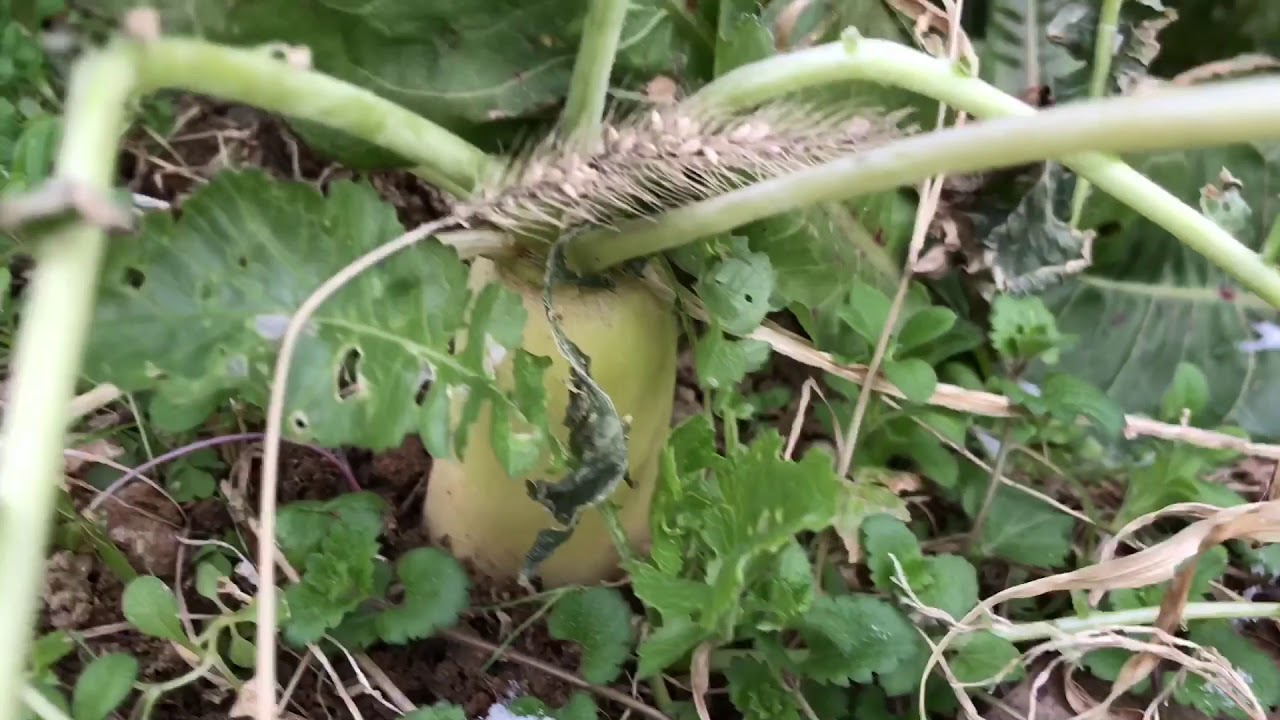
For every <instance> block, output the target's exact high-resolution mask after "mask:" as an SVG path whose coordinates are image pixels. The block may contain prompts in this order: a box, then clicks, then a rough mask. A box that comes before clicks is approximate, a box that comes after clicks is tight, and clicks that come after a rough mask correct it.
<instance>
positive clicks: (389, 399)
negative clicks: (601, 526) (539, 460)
mask: <svg viewBox="0 0 1280 720" xmlns="http://www.w3.org/2000/svg"><path fill="white" fill-rule="evenodd" d="M402 232H403V228H402V226H401V225H400V223H399V221H397V219H396V215H395V211H394V209H393V208H392V207H391V206H390V205H388V204H387V203H385V202H383V201H382V200H381V199H380V198H379V197H378V195H377V193H376V192H375V191H374V190H373V189H372V188H371V187H369V186H368V185H363V184H356V183H352V182H347V181H342V182H338V183H335V184H333V185H332V186H331V187H330V188H329V191H328V194H327V195H321V194H320V193H319V192H318V191H317V190H316V189H315V188H313V187H311V186H309V185H307V184H304V183H293V182H277V181H273V180H271V179H269V178H268V177H267V176H266V175H265V174H264V173H262V172H260V171H256V170H254V171H245V172H226V173H220V174H218V175H217V176H216V177H215V178H214V179H213V180H212V181H211V182H209V183H208V184H207V185H205V186H202V187H201V188H200V189H199V190H198V191H196V192H195V193H193V194H192V196H191V197H190V198H189V199H187V200H186V202H185V203H184V205H183V212H182V214H181V218H180V219H178V220H175V219H174V218H173V217H172V216H171V215H169V214H152V215H148V216H147V217H146V218H145V219H144V221H143V223H142V227H141V229H140V233H139V235H140V236H139V237H138V238H137V242H134V243H118V244H112V245H111V246H110V248H109V250H108V257H107V258H106V260H105V266H104V270H103V282H102V287H101V290H100V294H99V298H98V302H97V304H96V306H95V316H94V321H93V332H92V335H91V338H90V342H89V347H88V355H87V358H86V373H88V374H90V375H92V376H94V377H95V378H99V379H101V380H104V381H110V382H113V383H115V384H116V385H118V386H120V387H121V388H122V389H125V390H128V391H136V390H145V389H160V390H162V391H163V390H164V389H165V388H167V387H168V386H170V385H171V384H176V385H177V386H178V387H180V388H181V390H182V394H183V396H184V400H185V403H184V404H191V403H198V402H200V399H201V398H206V399H207V398H210V397H215V396H222V395H226V394H236V395H237V396H239V397H241V398H242V399H243V400H245V401H246V402H249V403H253V404H257V405H259V406H262V405H265V403H266V398H267V388H268V387H269V382H270V375H271V373H272V371H273V366H274V361H275V356H276V351H277V347H278V343H279V341H280V338H281V335H282V334H283V332H284V330H285V327H286V326H287V324H288V321H289V318H290V317H291V315H292V314H293V313H294V311H295V310H296V309H297V307H298V305H299V304H301V303H302V301H303V300H304V299H305V298H306V297H308V296H309V295H310V294H311V293H312V291H313V290H314V289H315V288H316V287H318V286H319V285H320V284H321V283H323V282H324V281H325V280H326V279H327V278H329V277H330V276H331V275H332V274H333V273H335V272H337V271H338V270H339V269H341V268H342V267H343V266H345V265H346V264H347V263H349V262H350V261H352V260H354V259H356V258H357V257H359V256H360V255H362V254H363V253H365V252H366V251H368V250H371V249H373V248H374V247H377V246H379V245H381V244H382V243H385V242H386V241H388V240H390V239H392V238H394V237H396V236H398V235H400V234H401V233H402ZM508 294H510V293H509V292H508ZM470 299H471V293H470V290H469V289H468V287H467V268H466V266H464V265H463V263H462V262H461V261H460V260H459V259H458V257H457V254H456V252H455V251H454V250H453V249H451V248H448V247H445V246H444V245H442V244H440V243H439V242H437V241H435V240H434V239H432V240H426V241H424V242H423V243H420V244H419V245H417V246H415V247H414V248H412V249H410V250H406V251H404V252H402V253H400V254H398V255H396V257H395V259H394V261H393V262H388V263H384V264H383V265H381V266H379V267H378V268H377V270H376V271H373V272H369V273H365V274H363V275H361V276H360V277H358V278H357V279H355V280H354V281H352V282H351V283H349V284H347V285H346V286H345V287H344V288H343V289H342V290H340V291H338V293H337V294H336V295H334V297H333V298H331V299H330V300H329V301H327V302H326V303H325V304H324V305H323V306H322V307H321V308H320V309H319V311H318V312H317V314H316V315H315V316H314V317H312V319H311V321H310V325H309V329H308V330H307V332H305V333H303V335H302V336H301V338H300V340H299V344H298V347H297V350H296V355H295V358H294V363H293V366H292V367H293V370H292V372H291V374H290V383H289V389H288V394H287V400H286V408H285V412H286V416H285V417H286V423H285V426H286V431H287V433H288V435H289V437H290V438H293V439H297V440H302V441H308V442H312V443H316V444H319V445H324V446H330V447H332V446H338V445H355V446H360V447H364V448H368V449H371V450H379V449H385V448H391V447H398V446H399V445H400V444H401V443H402V442H403V439H404V436H405V434H406V433H409V432H411V431H413V430H414V429H415V428H417V427H418V425H419V414H420V411H419V408H418V407H417V406H416V405H415V404H414V402H413V398H414V397H415V395H416V393H417V392H418V391H419V389H420V387H421V385H422V384H423V383H424V380H425V379H428V378H434V379H435V384H434V385H433V388H435V387H439V388H440V392H444V391H446V390H447V389H448V388H449V387H455V388H459V389H461V388H465V389H467V390H469V391H471V395H472V396H473V397H483V398H485V399H486V400H488V401H490V402H492V403H494V404H495V405H500V404H510V405H517V404H516V403H514V402H513V401H512V400H511V399H510V398H509V397H508V396H507V395H506V394H504V393H501V392H500V391H499V390H498V389H497V387H496V385H495V381H494V379H493V376H492V373H491V372H490V371H489V370H488V368H487V367H486V366H485V360H486V359H487V357H488V354H487V353H485V352H483V351H481V352H477V351H475V350H473V349H472V348H470V347H468V348H467V349H466V350H464V351H463V354H462V355H461V356H460V357H459V356H454V355H452V354H451V353H450V345H451V343H452V341H453V339H454V336H455V333H456V332H457V331H458V330H459V329H461V328H462V326H463V324H464V322H465V321H466V319H467V316H468V308H469V304H470ZM481 299H483V300H485V301H486V302H489V303H491V306H493V307H496V308H499V309H501V310H502V311H503V312H502V314H501V315H500V317H499V318H497V319H494V318H491V317H488V318H485V321H483V322H480V323H477V322H475V321H474V320H473V322H472V325H473V327H472V328H471V329H472V333H473V335H474V336H476V337H480V338H484V337H486V335H488V336H489V337H492V338H493V340H494V341H495V342H499V344H502V342H505V343H507V344H503V348H504V349H505V350H506V351H511V350H512V349H513V348H514V346H515V345H516V344H518V341H519V328H516V331H515V332H512V331H511V329H510V326H511V325H512V324H515V323H517V322H518V321H520V320H522V318H523V314H520V315H515V314H514V313H512V312H507V311H508V310H510V301H509V300H507V299H506V298H505V296H504V295H503V291H500V290H489V291H487V292H482V293H481ZM516 304H517V305H519V301H518V300H516ZM489 307H490V306H483V307H481V306H480V304H479V303H477V310H480V311H483V310H485V309H489ZM473 314H475V313H473ZM480 314H481V315H483V312H481V313H480ZM499 320H500V321H501V326H500V327H498V326H499V325H500V323H499ZM482 350H483V349H482ZM490 351H492V348H490ZM140 357H143V358H146V360H147V362H145V363H141V362H139V361H138V358H140ZM437 394H439V393H437ZM525 414H526V415H528V414H529V413H528V412H526V413H525ZM535 414H536V413H535ZM463 429H465V428H463Z"/></svg>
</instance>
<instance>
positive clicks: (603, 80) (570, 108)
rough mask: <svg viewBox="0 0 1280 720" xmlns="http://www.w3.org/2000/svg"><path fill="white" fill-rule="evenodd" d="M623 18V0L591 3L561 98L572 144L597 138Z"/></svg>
mask: <svg viewBox="0 0 1280 720" xmlns="http://www.w3.org/2000/svg"><path fill="white" fill-rule="evenodd" d="M626 19H627V0H591V5H590V7H588V9H587V17H586V18H585V20H584V24H583V28H582V42H581V44H579V45H578V59H577V60H576V61H575V62H574V65H573V79H572V82H571V83H570V84H569V96H568V97H567V98H566V99H565V109H564V122H565V130H566V131H567V132H568V134H569V137H570V138H571V139H572V140H573V141H574V142H579V143H590V142H594V141H595V140H596V139H597V138H598V137H599V136H600V121H601V119H602V118H603V117H604V104H605V100H606V99H607V98H608V96H609V76H610V75H611V74H612V73H613V60H614V57H615V56H616V55H617V54H618V38H619V37H621V35H622V25H623V23H624V22H626Z"/></svg>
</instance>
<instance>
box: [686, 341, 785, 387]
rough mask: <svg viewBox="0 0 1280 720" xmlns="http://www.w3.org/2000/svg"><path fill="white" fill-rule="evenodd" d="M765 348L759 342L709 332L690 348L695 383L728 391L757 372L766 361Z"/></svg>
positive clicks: (762, 343)
mask: <svg viewBox="0 0 1280 720" xmlns="http://www.w3.org/2000/svg"><path fill="white" fill-rule="evenodd" d="M769 352H770V350H769V345H768V344H767V343H765V342H763V341H760V340H730V339H729V338H727V337H725V335H724V334H723V333H721V332H720V331H719V330H718V329H716V328H714V327H713V328H711V329H709V330H708V331H707V332H706V333H705V334H704V335H703V336H702V337H701V338H699V339H698V344H697V346H696V347H694V351H693V353H694V363H695V366H696V367H697V370H698V380H699V381H700V382H701V383H702V384H703V385H704V386H706V387H708V388H712V389H716V388H728V387H733V386H734V385H737V384H738V383H740V382H742V380H743V378H745V377H746V375H747V373H749V372H753V371H755V370H759V369H760V368H761V367H763V366H764V364H765V362H766V361H768V359H769Z"/></svg>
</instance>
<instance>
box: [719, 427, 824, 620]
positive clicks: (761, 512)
mask: <svg viewBox="0 0 1280 720" xmlns="http://www.w3.org/2000/svg"><path fill="white" fill-rule="evenodd" d="M782 447H783V441H782V437H781V436H780V435H778V434H777V433H776V432H773V431H769V432H762V433H761V434H760V435H759V436H758V437H757V438H756V440H755V441H754V442H753V443H752V444H751V446H750V447H748V448H746V450H745V451H744V452H741V453H738V454H736V455H734V456H733V457H731V458H729V459H728V463H727V465H728V466H727V468H726V469H725V471H724V472H722V473H717V478H716V480H717V484H718V489H719V492H720V496H721V498H722V502H721V503H719V504H717V505H713V506H712V507H711V508H710V510H709V512H706V513H704V516H703V517H704V520H703V522H704V523H705V525H706V528H705V533H706V537H707V541H708V544H709V545H710V547H711V549H712V551H714V552H715V554H716V557H717V558H718V561H719V562H718V563H717V567H716V569H715V570H714V572H713V573H712V576H711V580H710V584H711V585H712V586H713V587H714V588H715V594H714V596H713V597H712V603H711V605H710V606H709V607H708V608H706V611H705V614H704V615H703V623H704V626H705V627H717V626H718V627H720V628H721V629H722V630H724V629H727V628H728V627H729V626H731V625H732V620H733V618H735V617H736V615H737V612H738V610H740V608H739V606H738V600H739V597H740V595H741V593H742V591H743V590H744V589H745V588H747V587H749V586H750V583H749V582H748V578H747V571H748V567H749V565H750V564H751V562H752V561H753V560H755V559H756V558H758V557H759V556H761V555H764V554H768V553H773V552H777V551H779V550H781V549H782V548H783V547H784V546H785V545H787V544H788V543H790V542H791V541H792V540H793V538H794V537H795V535H796V533H799V532H803V531H805V530H821V529H823V528H826V527H828V526H829V525H830V524H831V522H832V520H833V519H834V518H835V515H836V511H837V510H838V498H839V496H840V487H841V481H840V480H839V478H837V477H836V475H835V473H834V472H833V471H832V468H831V460H830V458H829V457H827V456H826V455H823V454H822V453H814V452H810V453H808V454H806V455H805V456H804V458H803V459H801V460H800V461H799V462H789V461H787V460H783V459H782V457H781V455H782Z"/></svg>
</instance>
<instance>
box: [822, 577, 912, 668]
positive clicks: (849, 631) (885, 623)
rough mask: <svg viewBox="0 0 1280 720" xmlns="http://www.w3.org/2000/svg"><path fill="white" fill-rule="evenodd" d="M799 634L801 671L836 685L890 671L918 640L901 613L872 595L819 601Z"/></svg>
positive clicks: (828, 597) (823, 598) (827, 598)
mask: <svg viewBox="0 0 1280 720" xmlns="http://www.w3.org/2000/svg"><path fill="white" fill-rule="evenodd" d="M797 629H798V630H799V632H800V635H801V636H802V637H803V638H804V639H805V642H806V644H807V645H808V646H809V651H810V653H809V656H808V657H807V658H806V659H805V660H804V662H803V663H801V665H800V669H801V670H802V671H803V672H804V674H805V675H807V676H808V677H810V678H813V679H814V680H817V681H818V682H825V683H834V684H837V685H848V684H849V682H850V681H852V682H856V683H869V682H871V679H872V674H873V673H887V672H891V671H893V670H894V669H895V668H897V667H898V664H899V663H900V662H902V661H903V660H904V659H906V658H907V657H909V656H910V655H911V654H912V653H913V651H914V645H913V641H914V638H915V636H916V631H915V628H913V627H912V626H911V623H910V622H908V621H907V619H906V617H905V616H903V615H902V613H901V612H899V611H898V610H897V609H896V608H894V607H893V606H892V605H890V604H889V603H886V602H884V601H883V600H879V599H877V598H874V597H871V596H870V595H843V596H840V597H831V596H823V597H820V598H818V599H817V601H815V602H814V605H813V608H812V609H811V610H810V611H809V613H808V614H807V615H805V617H804V618H803V619H802V620H801V622H800V625H799V627H798V628H797Z"/></svg>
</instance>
